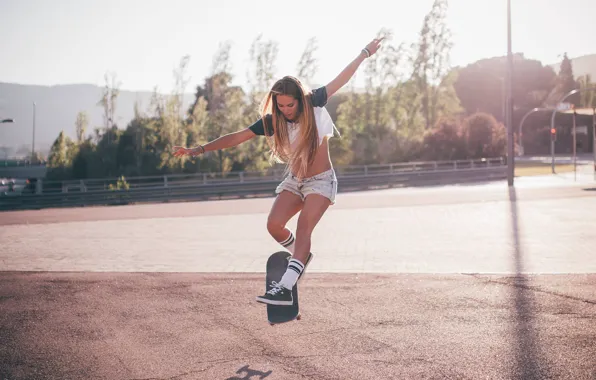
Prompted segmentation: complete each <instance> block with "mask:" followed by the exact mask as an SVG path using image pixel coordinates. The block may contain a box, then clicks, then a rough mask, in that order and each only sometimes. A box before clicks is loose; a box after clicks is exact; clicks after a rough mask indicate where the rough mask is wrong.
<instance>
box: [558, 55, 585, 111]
mask: <svg viewBox="0 0 596 380" xmlns="http://www.w3.org/2000/svg"><path fill="white" fill-rule="evenodd" d="M578 88H579V84H578V83H577V82H576V81H575V77H574V76H573V64H572V63H571V60H570V59H569V57H567V53H565V54H563V61H561V67H560V69H559V75H558V78H557V90H558V91H557V92H558V93H559V94H560V96H563V95H565V94H567V93H568V92H570V91H573V90H576V89H578ZM566 102H568V103H572V104H573V105H574V106H576V107H577V106H579V103H580V94H574V95H571V96H570V97H569V98H567V100H566Z"/></svg>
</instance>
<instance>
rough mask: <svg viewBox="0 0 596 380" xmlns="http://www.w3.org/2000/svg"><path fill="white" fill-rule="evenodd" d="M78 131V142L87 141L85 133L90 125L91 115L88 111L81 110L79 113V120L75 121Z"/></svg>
mask: <svg viewBox="0 0 596 380" xmlns="http://www.w3.org/2000/svg"><path fill="white" fill-rule="evenodd" d="M75 127H76V133H77V144H79V145H80V144H82V143H83V141H85V134H86V133H87V128H88V127H89V117H88V116H87V113H86V112H84V111H81V112H79V113H78V114H77V120H76V121H75Z"/></svg>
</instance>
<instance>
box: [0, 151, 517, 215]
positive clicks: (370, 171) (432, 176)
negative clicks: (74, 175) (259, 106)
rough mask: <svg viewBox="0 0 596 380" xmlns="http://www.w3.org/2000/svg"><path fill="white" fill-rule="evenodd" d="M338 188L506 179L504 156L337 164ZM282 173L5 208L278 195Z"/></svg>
mask: <svg viewBox="0 0 596 380" xmlns="http://www.w3.org/2000/svg"><path fill="white" fill-rule="evenodd" d="M335 171H336V175H337V178H338V192H346V191H359V190H370V189H380V188H390V187H406V186H431V185H440V184H450V183H464V182H478V181H488V180H496V179H504V178H506V166H505V162H504V160H503V159H501V158H496V159H481V160H468V161H445V162H418V163H407V164H401V163H400V164H386V165H366V166H344V167H337V168H335ZM282 175H283V173H282V172H281V171H279V170H278V171H271V172H268V173H267V172H253V173H250V172H235V173H234V172H232V173H226V175H224V176H222V175H220V174H216V173H199V174H176V175H166V176H151V177H131V178H127V179H126V181H127V184H128V186H129V188H128V190H123V189H119V190H110V189H109V186H110V185H115V184H116V182H117V180H118V179H117V178H111V179H93V180H79V181H61V182H50V181H46V182H45V183H43V185H38V186H37V191H36V192H34V191H30V192H28V193H27V192H26V193H23V194H21V195H13V196H3V197H0V210H20V209H42V208H49V207H82V206H93V205H119V204H133V203H156V202H172V201H196V200H212V199H230V198H246V197H263V196H273V195H274V193H275V188H276V187H277V185H278V184H279V182H280V181H281V180H282Z"/></svg>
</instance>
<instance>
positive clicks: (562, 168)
mask: <svg viewBox="0 0 596 380" xmlns="http://www.w3.org/2000/svg"><path fill="white" fill-rule="evenodd" d="M578 171H579V165H578ZM555 172H556V173H569V172H573V165H572V164H555ZM548 174H552V170H551V163H550V162H548V163H546V162H516V163H515V176H516V177H526V176H533V175H548Z"/></svg>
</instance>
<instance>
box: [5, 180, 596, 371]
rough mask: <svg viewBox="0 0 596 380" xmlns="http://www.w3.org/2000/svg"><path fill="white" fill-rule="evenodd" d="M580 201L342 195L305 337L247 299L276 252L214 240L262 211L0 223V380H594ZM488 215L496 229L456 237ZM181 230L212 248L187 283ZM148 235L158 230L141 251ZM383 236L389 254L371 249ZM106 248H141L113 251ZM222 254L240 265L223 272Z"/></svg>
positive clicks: (557, 192) (588, 238)
mask: <svg viewBox="0 0 596 380" xmlns="http://www.w3.org/2000/svg"><path fill="white" fill-rule="evenodd" d="M591 187H592V186H589V187H586V186H585V184H584V185H582V186H566V187H564V188H563V187H544V186H540V187H532V186H528V187H525V188H524V187H523V186H521V187H520V189H519V190H518V191H517V192H516V194H515V195H514V196H512V195H511V193H509V194H508V193H507V190H506V189H503V188H500V187H498V186H493V187H491V186H488V187H483V186H478V187H466V188H437V189H419V190H412V189H404V190H382V191H378V192H367V193H360V194H350V195H348V194H346V195H342V196H340V197H338V198H339V202H338V208H337V209H334V210H333V211H330V213H329V215H328V217H329V219H330V220H331V221H332V222H333V223H335V224H334V225H335V226H336V227H337V228H336V229H335V230H334V234H328V233H324V231H322V232H321V234H320V235H318V236H317V237H316V240H317V241H316V243H317V244H318V245H317V246H318V247H327V245H326V244H333V241H337V239H340V240H341V244H337V245H336V246H335V247H336V251H332V250H331V249H329V248H325V249H323V248H319V251H317V252H316V255H317V256H315V261H313V266H312V268H313V269H314V270H312V271H311V272H310V273H308V274H306V275H305V278H304V280H303V281H302V282H301V285H300V304H301V311H302V314H303V318H302V320H301V321H296V322H291V323H288V324H284V325H278V326H273V327H271V326H269V325H268V324H267V322H266V313H265V307H264V305H261V304H258V303H256V302H255V301H254V296H255V295H257V294H260V293H261V292H262V291H263V289H264V283H263V282H264V275H263V273H262V271H263V270H264V263H265V261H266V257H267V255H268V253H267V252H270V251H271V248H274V246H272V245H269V246H268V245H267V243H260V244H261V245H262V247H261V248H262V249H261V250H260V251H259V250H258V249H256V248H255V251H254V252H253V251H252V249H253V248H252V247H253V246H252V244H259V243H254V242H253V240H251V238H249V237H247V236H244V235H239V237H238V238H237V239H235V240H232V241H230V239H229V230H225V228H223V227H224V226H236V225H243V224H247V225H249V224H251V223H253V222H254V220H260V219H263V218H265V217H266V211H267V206H269V205H270V201H271V200H267V199H265V200H263V199H255V200H245V201H225V202H219V203H218V202H210V203H209V204H206V203H205V204H201V203H193V204H186V205H184V208H185V210H186V214H185V213H184V212H180V213H178V211H177V210H180V207H181V205H179V204H178V205H175V204H172V205H146V206H126V208H112V209H111V210H110V208H92V209H70V210H42V211H40V212H19V213H2V214H0V219H1V220H2V222H0V224H1V225H2V227H1V231H2V232H0V239H1V240H2V253H1V254H0V259H1V260H2V261H1V262H2V267H0V269H1V271H0V311H1V312H0V342H2V344H0V379H1V380H15V379H110V380H115V379H118V380H119V379H122V380H129V379H176V380H189V379H228V380H230V379H245V380H247V379H252V380H254V379H267V380H274V379H290V380H293V379H596V271H594V269H593V268H594V267H595V265H596V264H595V263H596V259H595V258H594V252H595V250H594V246H595V244H594V243H595V242H596V234H594V233H593V226H594V225H596V192H594V191H588V190H587V189H588V188H591ZM225 207H227V208H228V209H229V210H228V212H224V211H223V210H222V208H225ZM379 209H381V211H383V212H385V211H387V212H388V214H387V215H386V214H383V213H378V212H380V211H379ZM230 210H231V211H232V212H229V211H230ZM375 210H376V211H375ZM352 213H354V214H352ZM483 213H484V214H486V213H490V215H491V220H495V222H494V225H492V227H491V228H490V229H488V230H487V225H486V223H485V222H484V221H482V222H478V223H476V226H474V223H469V222H466V220H467V218H470V217H472V218H474V217H477V216H478V215H481V214H483ZM197 214H201V216H200V218H205V219H206V220H203V221H202V220H199V219H193V218H196V215H197ZM176 215H178V216H176ZM333 215H335V216H333ZM351 215H353V216H354V217H357V218H358V219H359V220H360V221H361V222H362V223H363V224H368V225H369V227H370V225H371V224H373V225H374V226H373V227H371V228H368V229H362V233H361V234H360V235H358V236H356V235H355V234H354V233H353V231H352V229H350V228H351V227H348V226H346V225H342V224H341V222H342V221H344V223H346V224H347V223H348V222H349V223H352V224H353V221H352V220H351V219H350V216H351ZM454 215H458V217H457V218H456V219H454ZM7 216H9V217H10V218H6V217H7ZM126 216H128V217H126ZM408 217H409V219H408ZM433 217H434V219H433ZM334 218H335V219H334ZM207 219H208V220H207ZM189 220H192V221H193V222H195V223H196V224H195V225H198V226H201V227H202V226H211V227H212V228H211V229H209V231H208V233H209V234H214V235H210V236H212V237H213V238H212V240H210V242H207V241H205V240H203V239H201V235H200V233H201V232H195V235H194V236H195V239H197V240H199V241H198V242H196V243H195V245H193V246H192V251H193V252H194V253H195V254H196V255H197V256H198V257H199V259H198V262H199V264H193V265H197V266H196V267H194V266H192V265H191V268H187V269H186V270H184V269H185V268H184V267H183V264H184V260H182V258H186V256H179V255H182V253H181V252H182V251H184V248H183V247H180V246H179V244H181V243H179V241H178V240H176V239H184V238H185V235H184V233H183V232H180V231H182V230H183V227H182V226H183V225H187V224H188V223H187V222H188V221H189ZM379 220H380V221H382V222H383V223H378V224H375V223H374V222H375V221H379ZM449 220H452V221H453V222H452V224H451V226H449V223H448V222H449ZM144 222H147V223H151V225H153V226H154V228H155V230H151V234H148V235H146V236H145V235H139V236H137V235H135V234H139V233H140V232H138V231H136V230H135V228H139V229H143V228H147V226H148V225H149V224H146V225H145V224H143V223H144ZM177 222H180V224H179V225H178V224H172V223H177ZM162 223H163V224H162ZM202 223H203V224H202ZM231 223H236V225H234V224H231ZM400 223H401V224H400ZM540 223H543V224H548V225H549V226H551V227H552V229H551V230H548V231H546V232H544V233H543V234H541V233H540V231H541V230H540V229H538V228H535V229H533V228H532V226H533V225H537V224H538V225H540V226H541V227H542V226H543V224H540ZM439 224H440V225H441V226H443V227H442V229H439V228H438V225H439ZM445 224H447V226H445ZM456 225H464V226H465V228H463V230H462V228H456V227H455V226H456ZM247 228H251V227H247ZM255 228H261V229H262V228H263V226H262V225H258V226H257V227H255ZM326 228H327V229H329V225H327V226H326ZM382 228H385V229H386V230H394V232H396V233H397V234H398V236H399V235H400V231H401V238H400V239H399V240H396V239H397V238H396V239H388V240H383V239H379V238H378V235H376V233H377V232H375V231H377V230H378V229H382ZM450 229H451V233H450ZM82 230H85V231H87V230H89V231H93V230H95V231H97V235H94V236H90V237H89V238H88V239H87V240H85V239H84V236H82V235H81V234H82V233H81V231H82ZM158 230H159V231H162V234H155V231H158ZM170 230H176V232H174V231H170ZM101 231H112V232H113V233H116V232H117V231H120V232H121V234H123V236H124V235H126V234H130V235H131V236H133V237H134V238H133V239H132V240H134V242H135V244H131V245H130V246H129V247H128V248H127V247H124V246H120V247H121V248H120V249H118V250H115V249H112V248H111V246H110V245H109V241H110V239H111V238H110V237H109V235H108V234H107V233H106V234H107V235H106V236H105V237H102V236H103V235H101ZM114 231H115V232H114ZM214 231H221V232H219V233H220V234H221V235H222V236H221V237H219V236H218V235H217V232H214ZM404 231H407V233H404ZM170 232H171V233H172V234H174V235H175V238H176V239H173V240H172V239H171V238H170V240H169V245H166V246H165V247H164V246H159V247H158V248H155V247H156V246H157V245H158V241H159V240H160V239H164V238H165V237H164V236H165V235H164V234H166V233H170ZM250 232H252V230H250ZM204 233H207V232H204ZM176 234H182V235H176ZM68 235H70V236H71V237H72V242H71V243H70V244H69V242H68V239H66V238H65V237H66V236H68ZM225 235H228V240H227V241H225V237H226V236H225ZM549 235H550V238H549ZM35 236H37V237H38V240H35ZM112 236H114V235H112ZM189 236H190V235H189ZM338 236H339V237H338ZM463 236H467V237H468V238H469V242H468V243H465V241H464V240H462V237H463ZM553 236H554V237H553ZM555 237H556V239H555ZM257 238H258V239H262V238H261V237H260V236H257ZM15 239H18V242H17V241H16V240H15ZM112 239H113V237H112ZM119 239H121V240H122V238H121V237H119ZM189 239H190V237H189ZM258 239H257V240H258ZM545 239H546V240H545ZM549 239H551V240H549ZM433 240H434V245H433ZM501 240H502V242H500V241H501ZM137 241H138V243H139V244H138V245H137V244H136V242H137ZM142 241H145V243H144V245H143V244H141V242H142ZM213 241H215V242H217V247H216V246H215V245H214V244H215V243H213ZM27 242H30V245H27ZM399 242H401V244H398V243H399ZM483 242H484V244H483ZM555 242H556V244H555ZM42 245H45V246H46V247H47V249H46V250H45V251H44V250H41V249H40V246H42ZM96 245H99V246H100V248H101V249H98V250H93V246H96ZM222 245H223V246H225V250H229V251H231V252H232V253H233V254H234V255H239V254H240V253H239V252H238V249H239V247H245V248H246V250H247V253H246V256H247V257H248V258H244V259H242V260H239V262H240V263H239V264H238V265H237V266H230V264H229V263H226V262H224V261H218V260H221V258H217V257H216V256H217V255H216V252H217V253H218V252H219V251H217V249H222V248H221V246H222ZM421 245H422V246H423V247H424V249H425V250H428V251H429V252H430V254H428V253H425V252H422V251H421V250H417V249H419V248H420V246H421ZM454 246H457V247H459V248H460V254H459V255H458V254H457V252H456V249H454ZM152 247H154V248H153V250H152ZM167 247H169V248H170V249H168V248H167ZM218 247H219V248H218ZM263 247H265V248H263ZM457 247H455V248H457ZM263 250H264V251H265V252H263ZM157 251H160V255H158V254H157ZM89 252H91V253H89ZM412 252H415V253H416V254H412ZM476 252H477V253H476ZM442 253H445V255H442ZM334 254H337V256H336V258H335V259H334ZM474 255H475V256H474ZM94 260H95V261H94ZM123 260H124V261H126V262H127V264H126V266H125V267H121V266H119V265H120V264H118V263H121V262H122V261H123ZM316 260H318V264H317V265H318V266H315V265H314V264H315V263H317V261H316ZM363 260H369V261H370V260H372V261H374V262H375V265H374V266H371V267H367V266H366V265H364V264H363ZM228 261H229V259H228ZM253 261H254V262H255V264H254V268H258V269H255V270H253V269H252V268H253V267H252V266H251V265H253V264H252V263H253ZM501 261H503V263H502V262H501ZM94 263H95V264H94ZM135 263H136V264H135ZM200 264H202V265H203V266H201V265H200ZM563 264H564V265H563ZM94 265H95V267H94ZM135 265H137V266H136V267H135ZM247 267H248V268H249V269H248V270H246V268H247ZM369 268H370V270H368V269H369ZM457 268H461V269H460V270H457ZM491 268H493V269H494V270H491ZM148 269H149V270H148Z"/></svg>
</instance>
